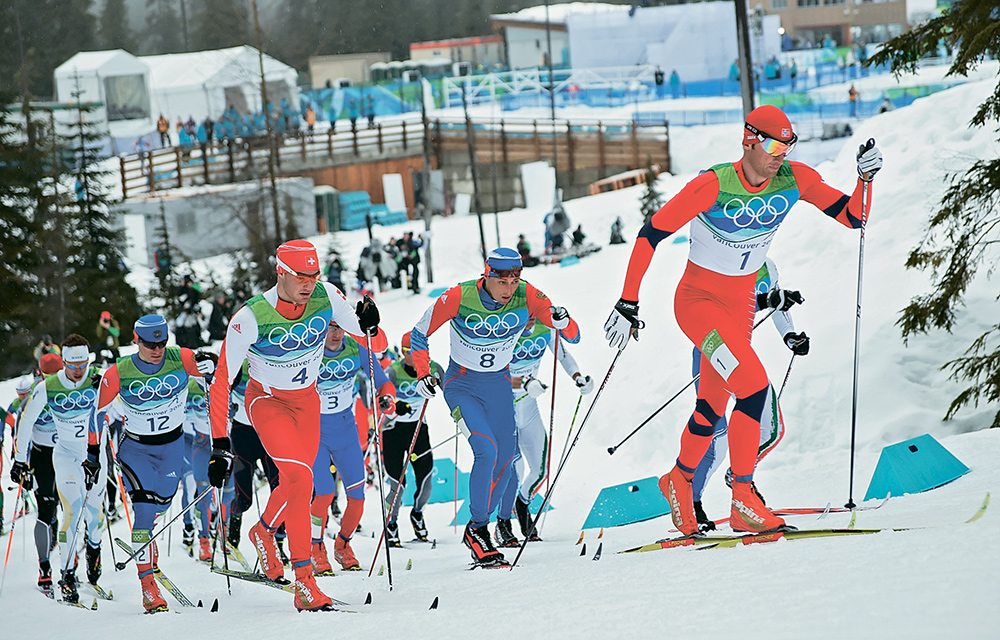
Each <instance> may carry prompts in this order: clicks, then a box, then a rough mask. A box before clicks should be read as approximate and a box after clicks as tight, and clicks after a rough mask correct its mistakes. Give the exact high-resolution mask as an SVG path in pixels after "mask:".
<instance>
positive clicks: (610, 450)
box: [608, 307, 805, 456]
mask: <svg viewBox="0 0 1000 640" xmlns="http://www.w3.org/2000/svg"><path fill="white" fill-rule="evenodd" d="M777 310H778V309H777V308H776V307H775V308H772V309H771V310H770V311H768V312H767V315H765V316H764V317H763V318H761V319H760V320H758V321H757V322H755V323H754V325H753V328H754V329H756V328H757V327H759V326H760V325H762V324H763V323H764V321H765V320H767V319H768V318H770V317H771V315H772V314H774V312H775V311H777ZM803 335H805V334H803ZM621 348H622V349H624V347H621ZM700 377H701V374H698V375H696V376H695V377H693V378H691V380H689V381H688V383H687V384H686V385H684V386H683V387H681V390H680V391H678V392H677V393H675V394H674V395H672V396H670V399H669V400H667V401H666V402H664V403H663V404H662V405H660V408H659V409H657V410H656V411H654V412H653V413H652V414H651V415H650V416H649V417H648V418H646V419H645V420H643V421H642V423H640V424H639V426H638V427H636V428H635V429H633V430H632V433H630V434H628V435H627V436H625V437H624V438H623V439H622V441H621V442H619V443H618V444H616V445H615V446H613V447H608V455H612V456H613V455H614V454H615V451H618V447H620V446H622V445H623V444H625V443H626V442H628V440H629V438H631V437H632V436H634V435H635V434H637V433H639V430H640V429H642V428H643V427H645V426H646V425H647V424H649V422H650V421H651V420H652V419H653V418H655V417H656V416H658V415H659V414H660V412H661V411H663V410H664V409H666V408H667V405H669V404H670V403H671V402H673V401H674V400H676V399H677V398H678V397H679V396H680V395H681V394H682V393H684V391H686V390H687V388H688V387H690V386H691V385H693V384H694V383H695V382H697V381H698V378H700Z"/></svg>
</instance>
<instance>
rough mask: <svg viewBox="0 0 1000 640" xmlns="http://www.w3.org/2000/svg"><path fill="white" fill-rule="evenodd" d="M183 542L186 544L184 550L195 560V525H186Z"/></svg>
mask: <svg viewBox="0 0 1000 640" xmlns="http://www.w3.org/2000/svg"><path fill="white" fill-rule="evenodd" d="M181 542H182V543H183V544H184V549H185V550H186V551H187V554H188V555H189V556H191V557H192V558H193V557H194V525H193V524H190V523H188V524H185V525H184V535H183V537H182V538H181Z"/></svg>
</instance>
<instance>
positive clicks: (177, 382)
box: [128, 373, 181, 402]
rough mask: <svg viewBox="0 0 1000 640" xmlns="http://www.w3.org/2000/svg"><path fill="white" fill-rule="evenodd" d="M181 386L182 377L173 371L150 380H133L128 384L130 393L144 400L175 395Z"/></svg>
mask: <svg viewBox="0 0 1000 640" xmlns="http://www.w3.org/2000/svg"><path fill="white" fill-rule="evenodd" d="M180 388H181V379H180V378H179V377H178V376H176V375H175V374H173V373H171V374H168V375H165V376H163V377H162V378H152V379H150V380H149V382H143V381H142V380H133V381H132V382H131V383H130V384H129V385H128V392H129V394H131V395H133V396H135V397H136V398H138V399H139V400H142V401H143V402H148V401H149V400H154V399H156V398H160V399H161V400H162V399H165V398H169V397H171V396H173V395H175V394H176V393H177V392H178V391H179V390H180Z"/></svg>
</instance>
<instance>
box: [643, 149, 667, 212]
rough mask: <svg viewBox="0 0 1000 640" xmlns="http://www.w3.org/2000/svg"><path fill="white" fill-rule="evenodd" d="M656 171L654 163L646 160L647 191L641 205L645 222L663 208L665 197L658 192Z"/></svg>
mask: <svg viewBox="0 0 1000 640" xmlns="http://www.w3.org/2000/svg"><path fill="white" fill-rule="evenodd" d="M656 175H657V173H656V170H655V169H653V162H652V160H650V159H648V158H647V159H646V191H645V192H644V193H643V194H642V201H641V204H640V205H639V207H640V211H641V212H642V220H643V222H649V219H650V218H652V217H653V214H654V213H656V212H657V211H659V210H660V207H662V206H663V196H661V195H660V192H659V191H657V190H656Z"/></svg>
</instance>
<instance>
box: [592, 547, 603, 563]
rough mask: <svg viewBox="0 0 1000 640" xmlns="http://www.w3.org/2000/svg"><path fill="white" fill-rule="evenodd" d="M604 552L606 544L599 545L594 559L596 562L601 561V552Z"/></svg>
mask: <svg viewBox="0 0 1000 640" xmlns="http://www.w3.org/2000/svg"><path fill="white" fill-rule="evenodd" d="M603 550H604V543H603V542H602V543H601V544H599V545H597V553H595V554H594V557H593V560H594V562H597V561H598V560H600V559H601V551H603Z"/></svg>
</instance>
